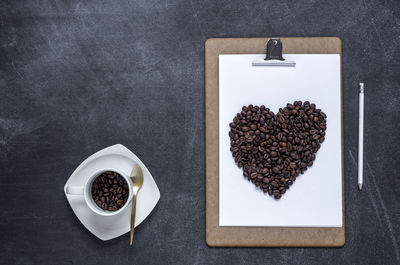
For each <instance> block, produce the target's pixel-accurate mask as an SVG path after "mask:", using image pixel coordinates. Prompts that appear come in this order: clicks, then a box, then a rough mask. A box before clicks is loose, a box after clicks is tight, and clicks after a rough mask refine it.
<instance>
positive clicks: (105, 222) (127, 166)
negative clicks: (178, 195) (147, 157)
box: [64, 144, 160, 240]
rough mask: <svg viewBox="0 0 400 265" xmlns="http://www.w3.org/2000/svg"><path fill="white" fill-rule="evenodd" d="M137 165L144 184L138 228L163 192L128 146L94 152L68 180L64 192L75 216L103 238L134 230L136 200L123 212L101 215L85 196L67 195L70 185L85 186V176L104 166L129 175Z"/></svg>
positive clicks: (114, 146)
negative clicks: (92, 207) (133, 219)
mask: <svg viewBox="0 0 400 265" xmlns="http://www.w3.org/2000/svg"><path fill="white" fill-rule="evenodd" d="M135 164H138V165H139V166H140V167H141V168H142V171H143V186H142V188H141V189H140V190H139V193H138V195H137V199H136V200H137V201H136V219H135V227H137V226H138V225H140V223H141V222H143V220H144V219H146V217H147V216H148V215H149V214H150V213H151V211H152V210H153V209H154V207H155V206H156V204H157V202H158V200H159V199H160V191H159V190H158V187H157V184H156V183H155V182H154V179H153V177H152V176H151V174H150V172H149V170H148V169H147V168H146V166H145V165H144V164H143V163H142V161H140V159H139V158H138V157H137V156H136V155H135V154H133V153H132V152H131V151H130V150H129V149H127V148H126V147H125V146H123V145H121V144H116V145H113V146H110V147H107V148H105V149H103V150H100V151H98V152H97V153H95V154H93V155H91V156H90V157H88V158H87V159H86V160H85V161H83V162H82V164H80V165H79V167H78V168H77V169H75V171H74V173H72V175H71V176H70V177H69V179H68V181H67V183H65V186H64V193H65V196H66V197H67V200H68V202H69V204H70V205H71V208H72V210H73V211H74V213H75V215H76V216H77V217H78V219H79V221H81V223H82V224H83V225H84V226H85V227H86V228H87V229H88V230H89V231H90V232H92V233H93V234H94V235H95V236H97V237H98V238H100V239H101V240H109V239H113V238H116V237H119V236H121V235H123V234H125V233H127V232H129V231H130V219H131V208H132V207H131V204H132V203H131V202H130V203H129V205H128V206H127V207H126V208H125V209H124V210H123V211H122V212H120V213H118V214H116V215H114V216H100V215H98V214H95V213H94V212H93V211H92V210H90V208H89V207H88V206H87V205H86V203H85V199H84V197H83V196H80V195H70V194H67V193H66V188H67V186H83V184H84V182H85V179H86V178H87V177H89V176H90V175H91V174H93V172H95V171H96V170H98V169H100V168H107V167H108V168H115V169H118V170H119V171H121V172H122V173H125V174H126V175H127V176H129V175H130V173H131V171H132V168H133V166H134V165H135Z"/></svg>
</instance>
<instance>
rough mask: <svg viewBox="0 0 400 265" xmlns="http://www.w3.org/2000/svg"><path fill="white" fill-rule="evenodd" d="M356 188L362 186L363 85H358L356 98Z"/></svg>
mask: <svg viewBox="0 0 400 265" xmlns="http://www.w3.org/2000/svg"><path fill="white" fill-rule="evenodd" d="M358 101H359V103H358V104H359V108H358V111H359V113H358V119H359V120H358V188H359V189H360V190H361V189H362V186H363V145H364V83H360V94H359V97H358Z"/></svg>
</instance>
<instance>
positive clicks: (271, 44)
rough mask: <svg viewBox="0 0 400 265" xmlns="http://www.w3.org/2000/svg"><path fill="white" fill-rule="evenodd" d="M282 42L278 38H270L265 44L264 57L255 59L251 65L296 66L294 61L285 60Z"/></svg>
mask: <svg viewBox="0 0 400 265" xmlns="http://www.w3.org/2000/svg"><path fill="white" fill-rule="evenodd" d="M282 50H283V47H282V42H281V40H280V39H279V38H271V39H269V40H268V42H267V43H266V44H265V58H264V59H255V60H254V61H253V63H252V65H253V66H291V67H294V66H296V62H294V61H290V60H287V59H285V58H284V57H283V55H282Z"/></svg>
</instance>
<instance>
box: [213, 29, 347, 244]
mask: <svg viewBox="0 0 400 265" xmlns="http://www.w3.org/2000/svg"><path fill="white" fill-rule="evenodd" d="M268 39H269V38H211V39H208V40H207V41H206V43H205V109H206V135H205V136H206V181H205V182H206V242H207V245H209V246H212V247H341V246H343V245H344V243H345V201H344V158H343V155H344V154H343V81H342V69H341V77H340V83H341V88H340V94H341V95H340V98H341V108H340V109H341V127H342V128H341V138H342V196H343V199H342V204H343V205H342V209H343V215H342V216H343V226H342V227H329V228H324V227H307V228H305V227H220V226H219V176H218V175H219V173H218V172H219V150H218V148H219V144H218V141H219V131H218V128H219V127H218V126H219V106H218V104H219V103H218V102H219V98H218V97H219V94H218V89H219V62H218V61H219V55H220V54H264V53H265V51H264V47H265V44H266V42H267V41H268ZM280 39H281V40H282V43H283V54H285V53H286V54H339V55H340V57H341V58H342V42H341V40H340V39H339V38H337V37H313V38H302V37H298V38H280ZM341 67H342V66H341Z"/></svg>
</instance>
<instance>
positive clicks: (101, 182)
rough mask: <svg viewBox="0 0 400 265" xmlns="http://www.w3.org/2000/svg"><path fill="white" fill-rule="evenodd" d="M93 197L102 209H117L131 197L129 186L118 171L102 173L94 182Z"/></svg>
mask: <svg viewBox="0 0 400 265" xmlns="http://www.w3.org/2000/svg"><path fill="white" fill-rule="evenodd" d="M92 197H93V200H94V202H95V203H96V204H97V206H99V207H100V208H101V209H103V210H106V211H117V210H119V209H120V208H122V207H123V206H124V205H125V203H126V201H127V200H128V197H129V186H128V183H127V182H126V180H125V179H124V178H123V177H122V176H121V175H120V174H118V173H117V172H113V171H107V172H104V173H102V174H100V175H99V176H98V177H97V178H96V179H95V180H94V181H93V184H92Z"/></svg>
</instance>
